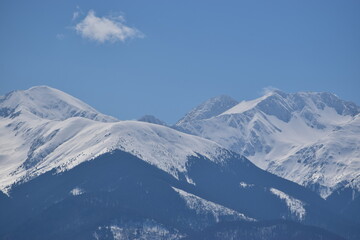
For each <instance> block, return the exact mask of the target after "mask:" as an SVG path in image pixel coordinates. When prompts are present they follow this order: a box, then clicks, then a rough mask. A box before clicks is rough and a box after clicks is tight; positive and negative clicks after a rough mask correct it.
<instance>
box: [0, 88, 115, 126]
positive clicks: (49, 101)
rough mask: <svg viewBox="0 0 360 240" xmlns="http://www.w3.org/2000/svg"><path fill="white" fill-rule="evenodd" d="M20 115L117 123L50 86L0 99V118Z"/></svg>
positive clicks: (18, 92)
mask: <svg viewBox="0 0 360 240" xmlns="http://www.w3.org/2000/svg"><path fill="white" fill-rule="evenodd" d="M20 113H26V114H31V115H33V116H34V115H35V116H36V117H39V118H44V119H48V120H64V119H67V118H71V117H84V118H88V119H92V120H96V121H102V122H113V121H116V119H115V118H113V117H110V116H106V115H104V114H101V113H100V112H98V111H96V110H95V109H94V108H92V107H90V106H89V105H87V104H86V103H84V102H82V101H80V100H79V99H77V98H75V97H72V96H70V95H68V94H66V93H64V92H62V91H60V90H58V89H55V88H52V87H49V86H35V87H32V88H29V89H27V90H18V91H13V92H10V93H8V94H6V95H5V96H2V97H1V98H0V116H2V117H9V116H13V117H14V116H16V115H18V114H20Z"/></svg>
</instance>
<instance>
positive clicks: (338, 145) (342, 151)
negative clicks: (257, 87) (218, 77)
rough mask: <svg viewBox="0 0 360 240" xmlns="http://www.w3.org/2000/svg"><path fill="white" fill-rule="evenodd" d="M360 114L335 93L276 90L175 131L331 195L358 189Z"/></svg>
mask: <svg viewBox="0 0 360 240" xmlns="http://www.w3.org/2000/svg"><path fill="white" fill-rule="evenodd" d="M207 103H211V101H208V102H205V103H204V104H202V105H200V106H201V109H204V108H206V106H204V105H206V104H207ZM218 104H219V103H218ZM219 105H221V104H219ZM198 108H199V107H198ZM198 108H195V109H194V110H193V111H191V112H190V115H191V116H193V115H196V114H197V113H196V111H197V109H198ZM359 113H360V107H359V106H357V105H356V104H354V103H351V102H346V101H343V100H341V99H339V98H338V97H337V96H336V95H334V94H331V93H318V92H300V93H294V94H287V93H283V92H281V91H277V90H276V91H272V92H269V93H267V94H266V95H264V96H263V97H260V98H258V99H255V100H252V101H242V102H240V103H239V104H237V105H235V106H233V107H229V108H227V109H224V110H223V112H221V113H217V112H214V113H213V114H208V115H207V117H206V118H201V119H191V118H189V117H187V116H185V117H184V118H183V119H181V120H180V121H179V122H178V123H177V124H176V126H175V128H176V129H180V130H182V131H184V132H187V133H191V134H194V135H197V136H201V137H204V138H207V139H210V140H213V141H215V142H217V143H219V144H221V145H223V146H225V147H227V148H228V149H230V150H232V151H235V152H237V153H240V154H243V155H245V156H247V157H248V158H249V159H250V160H251V161H252V162H254V163H255V164H256V165H257V166H259V167H261V168H262V169H265V170H268V171H270V172H272V173H275V174H277V175H279V176H281V177H284V178H287V179H289V180H292V181H295V182H297V183H299V184H302V185H304V186H307V187H310V188H312V189H313V190H315V191H316V192H318V193H319V194H321V196H323V197H327V196H328V195H330V194H331V193H332V192H333V191H335V190H336V189H338V188H340V187H343V186H346V185H350V186H351V187H352V188H356V189H360V116H359ZM184 119H185V120H184Z"/></svg>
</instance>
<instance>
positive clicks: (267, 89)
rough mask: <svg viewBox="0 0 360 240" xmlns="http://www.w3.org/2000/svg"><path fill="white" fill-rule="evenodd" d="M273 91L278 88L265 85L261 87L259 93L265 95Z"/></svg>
mask: <svg viewBox="0 0 360 240" xmlns="http://www.w3.org/2000/svg"><path fill="white" fill-rule="evenodd" d="M275 91H280V89H278V88H276V87H272V86H267V87H264V88H263V89H262V92H261V95H266V94H269V93H272V92H275Z"/></svg>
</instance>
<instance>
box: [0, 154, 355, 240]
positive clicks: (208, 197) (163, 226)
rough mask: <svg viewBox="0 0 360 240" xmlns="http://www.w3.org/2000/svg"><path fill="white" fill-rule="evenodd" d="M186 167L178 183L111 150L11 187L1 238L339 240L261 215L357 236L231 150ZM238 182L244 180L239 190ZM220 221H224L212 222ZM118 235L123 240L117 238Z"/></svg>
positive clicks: (3, 202) (310, 197) (2, 201)
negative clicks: (298, 206) (295, 204)
mask: <svg viewBox="0 0 360 240" xmlns="http://www.w3.org/2000/svg"><path fill="white" fill-rule="evenodd" d="M188 172H189V176H190V177H191V178H192V179H193V181H194V182H195V183H196V184H195V185H194V184H189V183H188V182H187V181H186V179H185V177H184V178H182V177H180V179H179V180H178V179H176V178H174V177H172V176H171V175H169V174H168V173H166V172H164V171H162V170H159V169H158V168H156V167H154V166H151V165H149V164H148V163H146V162H144V161H143V160H141V159H139V158H137V157H135V156H133V155H131V154H128V153H125V152H122V151H115V152H113V153H109V154H105V155H102V156H100V157H98V158H97V159H94V160H93V161H90V162H86V163H83V164H81V165H79V166H77V167H75V168H74V169H72V170H70V171H66V172H63V173H60V174H55V172H54V171H52V172H48V173H45V174H43V175H41V176H39V177H37V178H35V179H33V180H31V181H29V182H27V183H24V184H20V185H17V186H14V187H13V188H12V191H11V192H10V194H11V198H8V197H7V196H2V197H0V210H1V212H2V214H1V216H0V223H1V225H2V226H3V227H2V228H1V231H0V236H1V237H2V238H4V239H24V238H27V239H50V238H51V239H64V238H68V239H93V238H94V239H96V238H95V236H97V237H98V238H97V239H133V238H135V237H148V238H150V237H155V238H156V239H161V238H162V239H182V238H185V237H186V239H196V238H198V237H199V238H198V239H202V238H203V239H209V238H207V237H209V236H211V237H213V239H218V237H219V236H230V235H234V236H253V237H251V238H247V239H260V238H259V236H261V235H258V231H259V229H262V228H264V229H265V228H266V231H265V232H264V234H266V235H264V236H267V235H268V234H270V235H273V236H282V237H284V238H286V237H288V238H291V237H292V236H294V234H295V233H296V234H298V235H299V236H309V238H308V239H320V236H322V237H323V238H326V239H341V238H340V237H338V236H337V235H335V234H331V233H329V232H326V231H325V230H322V229H319V228H308V227H304V226H303V225H301V224H295V223H291V222H287V221H283V222H281V223H279V224H278V223H276V222H275V223H272V224H271V225H270V226H267V225H266V224H265V225H262V224H261V222H262V221H263V220H266V219H279V218H285V219H289V220H290V219H293V220H295V221H300V222H302V223H305V224H315V225H321V226H322V227H324V226H326V227H327V228H328V229H331V230H332V231H337V232H341V231H344V230H345V231H347V233H350V232H351V233H352V234H358V233H356V231H357V230H356V229H351V228H348V227H346V225H345V224H344V222H343V220H341V218H340V217H339V216H337V215H334V214H332V213H329V212H328V209H326V207H324V201H323V200H322V199H321V198H318V197H316V195H314V194H312V193H311V192H308V191H307V190H305V189H303V188H302V187H300V186H298V185H296V184H294V183H291V182H288V181H286V180H283V179H281V178H278V177H276V176H274V175H271V174H269V173H266V172H264V171H262V170H260V169H258V168H256V167H255V166H253V165H252V164H251V163H249V162H248V161H247V160H246V159H244V158H239V157H238V156H236V155H234V156H233V157H232V158H230V159H228V160H227V161H226V163H225V164H222V165H218V164H216V163H213V162H211V161H209V160H207V159H205V158H202V157H200V158H193V159H191V160H190V161H189V165H188ZM240 182H241V183H243V184H242V185H243V186H241V185H240ZM245 182H249V183H250V182H251V185H250V184H248V186H247V187H244V183H245ZM275 188H276V189H278V190H279V191H282V192H289V193H290V194H291V196H293V198H294V199H295V198H297V197H299V201H301V202H302V203H303V205H302V206H303V208H304V209H305V212H304V216H303V217H302V219H299V217H300V215H299V214H297V213H296V210H295V211H293V210H292V209H291V207H290V208H289V205H288V203H287V202H286V200H284V199H282V198H280V197H279V196H277V195H276V194H273V193H272V191H271V190H270V189H275ZM234 221H235V222H234ZM239 221H240V222H239ZM220 222H230V223H228V224H225V225H224V224H223V225H217V224H218V223H220ZM231 222H234V223H231ZM237 222H238V223H237ZM244 222H246V223H247V224H244ZM320 223H321V224H320ZM45 229H46V230H45ZM219 232H220V233H221V234H220V233H219ZM215 233H216V234H215ZM219 234H220V235H219ZM120 235H121V236H127V237H128V238H116V236H120ZM210 239H211V238H210ZM220 239H221V238H220Z"/></svg>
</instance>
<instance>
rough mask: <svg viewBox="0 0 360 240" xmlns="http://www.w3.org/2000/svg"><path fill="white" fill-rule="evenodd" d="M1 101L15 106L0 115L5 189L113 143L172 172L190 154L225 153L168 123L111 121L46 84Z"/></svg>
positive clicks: (0, 175)
mask: <svg viewBox="0 0 360 240" xmlns="http://www.w3.org/2000/svg"><path fill="white" fill-rule="evenodd" d="M29 92H33V93H34V94H29ZM24 99H25V100H24ZM0 104H1V109H10V110H9V111H11V112H13V113H12V114H10V115H7V117H4V116H2V117H1V121H0V139H1V144H0V153H1V155H0V165H1V169H0V189H1V190H2V191H4V192H6V191H7V190H9V187H10V186H11V185H12V184H14V183H16V182H19V181H27V180H29V179H31V178H33V177H35V176H38V175H40V174H42V173H44V172H47V171H49V170H51V169H54V168H57V169H58V171H62V170H66V169H71V168H73V167H74V166H76V165H78V164H80V163H82V162H84V161H87V160H90V159H93V158H94V157H96V156H99V155H101V154H104V153H106V152H111V151H113V150H115V149H120V150H123V151H126V152H129V153H131V154H133V155H135V156H138V157H139V158H141V159H143V160H145V161H147V162H149V163H150V164H152V165H155V166H157V167H158V168H160V169H162V170H164V171H166V172H168V173H170V174H172V175H173V176H175V177H177V176H178V173H179V172H185V170H186V168H185V165H186V162H187V160H188V157H189V156H197V154H201V155H202V156H205V157H207V158H208V159H210V160H213V161H221V159H222V157H225V156H226V155H227V154H228V151H226V150H225V149H223V148H221V147H220V146H219V145H217V144H216V143H214V142H211V141H208V140H206V139H202V138H199V137H196V136H191V135H188V134H184V133H181V132H178V131H175V130H173V129H171V128H168V127H164V126H160V125H155V124H150V123H144V122H138V121H120V122H119V121H118V122H111V121H112V120H113V118H112V117H108V116H105V115H102V114H99V113H97V112H96V111H95V110H93V109H92V108H91V107H89V106H87V105H86V104H83V103H82V102H81V101H79V100H77V99H75V98H73V97H69V96H68V95H66V94H64V93H62V92H60V91H58V90H54V89H51V88H48V87H35V88H31V89H29V90H27V91H17V92H13V93H10V94H8V95H6V96H5V97H2V101H1V103H0ZM56 104H60V106H61V107H56V106H57V105H56ZM38 105H39V106H40V109H39V108H38ZM51 106H52V107H53V108H54V110H52V109H51V108H50V107H51ZM4 111H5V110H3V112H4ZM43 112H45V114H43ZM39 116H40V117H39ZM79 116H81V117H79ZM60 120H61V121H60Z"/></svg>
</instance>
